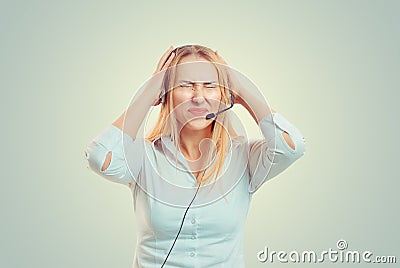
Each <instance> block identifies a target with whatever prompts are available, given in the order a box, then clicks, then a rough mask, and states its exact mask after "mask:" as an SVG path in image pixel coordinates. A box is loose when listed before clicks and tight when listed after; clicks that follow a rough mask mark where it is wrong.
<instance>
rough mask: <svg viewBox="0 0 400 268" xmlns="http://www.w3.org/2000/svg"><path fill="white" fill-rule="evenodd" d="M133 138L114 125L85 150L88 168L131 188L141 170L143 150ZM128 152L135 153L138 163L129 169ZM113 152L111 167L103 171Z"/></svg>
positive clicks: (131, 165) (134, 162) (132, 164)
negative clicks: (108, 155)
mask: <svg viewBox="0 0 400 268" xmlns="http://www.w3.org/2000/svg"><path fill="white" fill-rule="evenodd" d="M138 143H139V142H135V141H133V140H132V138H131V137H130V136H129V135H128V134H126V133H125V132H123V131H122V130H120V129H119V128H117V127H116V126H114V125H111V126H109V127H108V128H107V129H105V130H104V131H103V132H102V133H101V134H100V135H98V136H97V137H96V138H94V139H93V140H92V141H91V142H90V143H89V144H88V146H87V148H86V149H85V158H86V160H87V168H88V169H91V170H92V171H94V172H95V173H97V174H99V175H100V176H102V177H103V178H105V179H107V180H110V181H113V182H117V183H121V184H124V185H127V186H129V187H130V186H131V185H132V183H133V177H137V176H138V174H139V172H140V168H141V163H142V161H141V155H142V154H141V149H140V146H139V144H138ZM126 151H130V152H132V151H134V154H132V153H130V155H131V156H132V155H136V156H135V157H137V159H135V160H136V161H133V162H132V163H131V164H130V165H129V168H128V165H127V160H126V157H125V156H126V153H125V152H126ZM109 152H111V153H112V155H111V162H110V165H109V166H108V167H107V168H106V169H105V170H103V171H102V170H101V168H102V166H103V164H104V161H105V159H106V156H107V154H108V153H109Z"/></svg>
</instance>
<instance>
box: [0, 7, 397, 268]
mask: <svg viewBox="0 0 400 268" xmlns="http://www.w3.org/2000/svg"><path fill="white" fill-rule="evenodd" d="M399 13H400V1H246V2H245V1H223V2H222V1H218V2H217V1H147V2H146V4H144V3H140V2H139V1H137V2H135V1H99V0H96V1H94V0H93V1H87V0H80V1H33V0H32V1H1V4H0V34H1V50H0V55H1V63H0V68H1V69H0V75H1V79H0V84H1V91H2V97H1V106H0V107H1V108H0V109H1V114H2V118H3V119H2V127H1V129H2V132H1V133H2V134H1V135H2V139H1V151H2V152H1V166H2V168H1V188H0V189H1V193H0V208H1V221H0V222H1V223H0V225H1V231H0V241H1V242H0V267H4V268H9V267H10V268H11V267H12V268H14V267H18V268H19V267H34V268H39V267H40V268H43V267H46V268H47V267H49V268H50V267H57V268H64V267H65V268H66V267H68V268H71V267H74V268H91V267H96V268H103V267H104V268H106V267H107V268H109V267H118V268H124V267H126V268H130V267H131V266H132V261H133V255H134V249H135V243H136V236H135V229H136V226H135V222H134V215H133V204H132V197H131V195H130V191H129V189H128V188H127V187H124V186H122V185H119V184H116V183H112V182H109V181H107V180H105V179H103V178H101V177H99V176H98V175H96V174H95V173H93V172H92V171H90V170H88V169H87V168H86V162H85V158H84V149H85V148H86V145H87V144H88V143H89V142H90V140H91V139H92V138H93V137H95V136H96V135H97V134H99V133H100V132H101V131H102V130H103V129H105V128H106V127H107V126H109V124H111V122H112V121H114V120H115V119H116V118H117V117H118V116H119V115H120V114H121V113H122V111H123V110H124V109H125V108H126V106H127V105H128V104H129V101H130V100H131V98H132V96H133V95H134V93H135V91H136V90H137V89H138V87H139V86H140V85H141V84H142V83H143V82H144V81H145V80H146V79H147V78H148V77H149V76H150V75H151V74H152V73H153V71H154V69H155V67H156V64H157V62H158V60H159V58H160V56H161V55H162V54H163V52H164V51H165V50H166V49H167V48H168V46H169V45H171V44H173V45H174V46H178V45H184V44H188V43H198V44H202V45H206V46H209V47H211V48H213V49H218V50H219V51H220V54H221V55H222V56H223V57H224V58H225V59H226V61H227V62H228V64H230V65H231V66H233V67H234V68H237V69H239V70H241V71H242V72H243V73H245V74H246V75H247V76H249V77H250V78H251V79H252V80H253V81H254V83H255V84H257V85H258V86H259V87H260V88H261V89H262V92H263V93H264V95H265V96H266V98H267V100H268V102H269V103H270V105H271V106H272V107H273V108H274V109H276V110H277V111H278V112H280V113H281V114H283V115H284V116H285V117H286V118H287V119H289V121H291V122H292V123H293V124H294V125H295V126H297V127H298V128H299V129H300V131H301V132H302V133H303V135H304V136H305V138H306V145H307V152H306V155H304V156H303V157H302V158H301V159H300V160H298V161H297V162H296V163H294V164H293V165H292V166H291V167H290V168H289V169H288V170H286V171H285V172H284V173H282V174H280V175H279V176H278V177H275V178H274V179H272V180H271V181H269V182H268V183H266V184H264V186H263V187H262V188H261V189H260V190H259V191H258V192H257V193H256V195H255V197H254V199H253V202H252V205H251V209H250V212H249V215H248V220H247V227H246V230H245V235H246V237H245V245H244V246H245V261H246V265H247V267H250V268H252V267H283V264H279V263H275V262H274V263H273V264H271V263H268V262H266V263H260V262H259V261H258V260H257V257H256V254H257V252H258V251H260V250H262V249H264V247H265V246H267V247H269V249H270V250H276V251H279V250H285V251H287V252H290V251H293V250H296V251H300V252H301V251H303V250H314V251H323V250H328V249H329V248H333V249H336V242H337V240H338V239H345V240H346V241H347V243H348V245H349V250H359V251H364V250H370V251H372V252H373V253H374V255H396V256H397V259H398V262H400V254H399V249H400V247H399V241H400V234H399V229H398V228H399V226H400V215H399V201H400V197H399V194H398V190H399V188H400V182H399V179H400V176H399V172H398V161H399V149H400V148H399V142H398V135H399V131H400V126H399V121H398V118H397V117H398V115H399V112H400V109H399V97H400V93H399V89H400V87H399V86H400V83H399V82H400V79H399V67H400V64H399V62H400V51H399V48H400V30H399V29H400V28H399V25H400V19H399ZM239 108H240V107H239ZM236 110H238V108H236ZM239 110H240V109H239ZM239 112H240V111H239ZM244 116H246V114H244ZM246 120H247V121H248V126H249V129H250V131H252V133H256V132H257V126H256V125H254V124H253V122H252V121H251V119H250V117H248V118H247V119H246ZM227 220H228V219H227ZM177 224H178V223H177ZM177 226H178V225H177ZM286 265H291V266H293V267H310V264H293V263H291V264H286ZM365 265H366V264H365ZM370 265H372V266H373V267H395V265H393V264H392V265H390V264H386V265H383V264H381V265H376V264H375V265H373V264H370ZM311 266H312V265H311ZM333 266H335V267H337V266H340V267H342V266H344V267H349V266H355V265H354V264H353V265H349V264H347V265H346V264H332V263H330V262H329V261H326V262H325V263H323V264H320V265H319V267H333Z"/></svg>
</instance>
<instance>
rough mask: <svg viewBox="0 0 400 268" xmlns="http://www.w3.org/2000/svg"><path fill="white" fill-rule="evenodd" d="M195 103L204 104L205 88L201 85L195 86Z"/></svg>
mask: <svg viewBox="0 0 400 268" xmlns="http://www.w3.org/2000/svg"><path fill="white" fill-rule="evenodd" d="M192 100H193V102H196V103H202V102H204V92H203V86H202V85H201V84H194V85H193V99H192Z"/></svg>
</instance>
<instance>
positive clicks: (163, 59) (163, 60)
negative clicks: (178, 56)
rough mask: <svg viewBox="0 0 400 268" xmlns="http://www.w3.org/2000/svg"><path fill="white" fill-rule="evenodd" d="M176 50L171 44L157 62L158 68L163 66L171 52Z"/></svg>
mask: <svg viewBox="0 0 400 268" xmlns="http://www.w3.org/2000/svg"><path fill="white" fill-rule="evenodd" d="M172 50H174V47H173V46H170V47H169V48H168V50H167V51H165V53H164V54H163V55H162V57H161V59H160V60H159V62H158V64H157V70H160V69H161V67H162V66H163V65H164V63H165V61H166V60H167V58H168V56H169V55H170V54H171V51H172Z"/></svg>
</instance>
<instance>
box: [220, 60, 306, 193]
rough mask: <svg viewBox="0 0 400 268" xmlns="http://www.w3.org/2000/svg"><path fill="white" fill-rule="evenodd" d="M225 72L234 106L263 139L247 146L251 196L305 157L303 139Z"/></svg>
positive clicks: (252, 89) (249, 86) (242, 80)
mask: <svg viewBox="0 0 400 268" xmlns="http://www.w3.org/2000/svg"><path fill="white" fill-rule="evenodd" d="M217 55H218V53H217ZM218 56H219V57H220V59H221V61H222V62H223V63H225V64H226V61H225V60H223V59H222V57H221V56H220V55H218ZM226 65H227V64H226ZM227 71H228V74H229V79H230V86H231V89H232V90H233V91H234V93H235V99H236V103H237V104H240V105H243V106H244V107H245V108H246V110H247V111H248V112H249V113H250V114H251V116H252V117H253V119H254V121H255V122H256V123H257V125H258V126H259V127H260V129H261V132H262V134H263V136H264V138H263V139H260V140H255V141H251V142H250V143H249V173H250V174H249V175H250V181H249V192H250V193H254V192H255V191H256V190H257V189H259V188H260V187H261V185H262V184H263V183H264V182H266V181H267V180H269V179H271V178H273V177H275V176H276V175H278V174H279V173H281V172H283V171H284V170H285V169H286V168H288V167H289V166H290V165H291V164H293V163H294V162H295V161H296V160H297V159H299V158H300V157H301V156H302V155H304V153H305V139H304V137H303V135H302V134H301V132H300V131H299V130H298V129H297V128H296V127H295V126H294V125H292V124H291V123H290V122H289V121H288V120H287V119H286V118H284V117H283V116H282V115H281V114H279V113H278V112H277V111H275V110H274V109H270V108H269V106H268V104H267V102H266V100H265V98H264V96H263V95H262V93H261V92H260V91H259V90H258V88H257V87H256V86H255V85H254V83H252V82H251V81H250V80H249V79H247V78H246V77H245V76H243V75H242V74H240V73H239V72H237V71H236V70H233V69H231V68H229V67H228V66H227Z"/></svg>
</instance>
